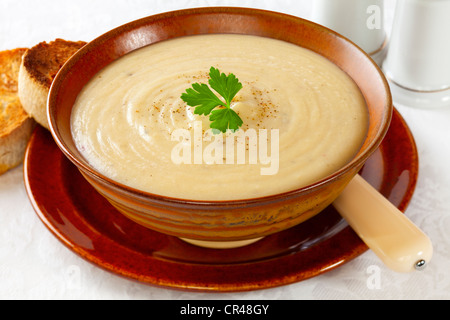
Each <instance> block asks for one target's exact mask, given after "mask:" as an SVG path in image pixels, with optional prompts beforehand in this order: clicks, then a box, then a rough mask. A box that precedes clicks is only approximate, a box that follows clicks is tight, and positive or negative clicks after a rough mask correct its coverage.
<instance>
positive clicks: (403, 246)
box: [333, 175, 433, 272]
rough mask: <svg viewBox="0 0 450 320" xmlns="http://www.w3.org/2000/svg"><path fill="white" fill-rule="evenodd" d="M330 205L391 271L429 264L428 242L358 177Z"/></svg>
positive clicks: (393, 207) (429, 249) (429, 243)
mask: <svg viewBox="0 0 450 320" xmlns="http://www.w3.org/2000/svg"><path fill="white" fill-rule="evenodd" d="M333 205H334V207H335V208H336V210H337V211H338V212H339V213H340V214H341V216H342V217H343V218H344V219H345V220H346V221H347V222H348V224H349V225H350V226H351V227H352V229H353V230H354V231H355V232H356V233H357V234H358V236H359V237H360V238H361V239H362V240H363V241H364V242H365V243H366V245H367V246H368V247H369V248H370V249H371V250H372V251H373V252H375V254H376V255H377V256H378V257H379V258H380V259H381V260H382V261H383V262H384V263H385V265H386V266H387V267H389V268H391V269H392V270H394V271H397V272H410V271H413V270H415V269H419V270H420V269H422V268H423V267H424V266H425V264H426V263H428V262H429V261H430V259H431V256H432V254H433V246H432V244H431V241H430V239H429V238H428V237H427V236H426V235H425V233H423V232H422V231H421V230H420V229H419V228H418V227H417V226H416V225H414V224H413V223H412V222H411V221H410V220H409V219H408V218H407V217H406V216H405V215H404V214H403V213H402V212H401V211H400V210H398V209H397V208H396V207H395V206H394V205H393V204H392V203H390V202H389V201H388V200H387V199H386V198H385V197H383V196H382V195H381V194H380V193H379V192H378V191H377V190H375V188H373V187H372V186H371V185H370V184H369V183H368V182H366V181H365V180H364V179H363V178H362V177H361V176H360V175H356V176H355V178H354V179H353V180H352V181H350V183H349V184H348V186H347V187H346V188H345V190H344V191H343V192H342V194H341V195H340V196H339V197H338V198H337V199H336V200H335V202H334V203H333Z"/></svg>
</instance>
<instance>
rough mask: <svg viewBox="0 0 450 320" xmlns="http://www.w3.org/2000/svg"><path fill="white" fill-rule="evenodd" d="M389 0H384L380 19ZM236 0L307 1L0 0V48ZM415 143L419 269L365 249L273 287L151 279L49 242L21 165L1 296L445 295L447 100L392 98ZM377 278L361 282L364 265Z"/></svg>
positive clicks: (5, 228) (6, 187) (5, 209)
mask: <svg viewBox="0 0 450 320" xmlns="http://www.w3.org/2000/svg"><path fill="white" fill-rule="evenodd" d="M394 4H395V1H392V0H389V1H386V22H387V24H386V28H387V30H389V28H390V25H391V23H392V19H393V12H394ZM218 5H221V6H222V5H229V6H245V7H255V8H263V9H269V10H275V11H281V12H285V13H289V14H292V15H297V16H300V17H303V18H309V16H310V14H311V1H307V0H301V1H299V0H295V1H294V0H277V1H269V0H266V1H251V0H239V1H231V0H229V1H226V0H223V1H219V0H204V1H200V0H198V1H190V0H172V1H163V0H158V1H156V0H155V1H147V0H105V1H103V0H78V1H72V0H58V1H56V0H55V1H50V0H39V1H34V0H20V1H17V0H1V1H0V50H7V49H12V48H16V47H30V46H33V45H35V44H36V43H38V42H41V41H51V40H54V39H55V38H64V39H67V40H85V41H89V40H92V39H93V38H95V37H97V36H99V35H100V34H102V33H104V32H106V31H108V30H110V29H112V28H113V27H116V26H119V25H121V24H124V23H126V22H129V21H131V20H134V19H137V18H141V17H144V16H148V15H151V14H155V13H160V12H164V11H169V10H174V9H181V8H189V7H199V6H218ZM397 108H398V110H399V111H400V113H401V114H402V115H403V116H404V118H405V119H406V121H407V123H408V125H409V126H410V128H411V130H412V132H413V134H414V136H415V139H416V143H417V146H418V150H419V157H420V174H419V179H418V184H417V187H416V192H415V194H414V196H413V199H412V202H411V204H410V206H409V207H408V209H407V212H406V214H407V215H408V216H409V217H410V219H411V220H412V221H413V222H415V223H416V224H417V225H418V226H420V228H422V230H424V231H425V232H426V233H427V234H428V236H429V237H430V238H431V240H432V242H433V244H434V256H433V259H432V261H431V262H430V263H429V265H428V267H427V268H426V269H425V270H424V271H421V272H413V273H408V274H399V273H395V272H393V271H391V270H389V269H387V268H386V267H385V266H384V265H383V264H382V263H381V262H380V261H379V260H378V258H377V257H376V256H375V254H374V253H373V252H371V251H370V250H369V251H367V252H366V253H364V254H362V255H361V256H359V257H358V258H356V259H354V260H352V261H351V262H349V263H347V264H345V265H343V266H341V267H339V268H337V269H335V270H332V271H330V272H328V273H325V274H322V275H320V276H317V277H314V278H312V279H309V280H306V281H302V282H299V283H295V284H291V285H286V286H282V287H279V288H272V289H265V290H258V291H250V292H243V293H196V292H195V293H192V292H183V291H178V290H172V289H164V288H156V287H152V286H147V285H144V284H140V283H136V282H134V281H130V280H128V279H124V278H121V277H118V276H116V275H114V274H111V273H109V272H106V271H104V270H102V269H100V268H98V267H96V266H94V265H92V264H91V263H89V262H86V261H85V260H83V259H82V258H80V257H79V256H77V255H76V254H74V253H73V252H72V251H70V250H68V249H67V248H66V247H65V246H63V245H62V244H61V242H59V240H57V239H56V238H55V237H54V236H53V235H52V234H51V233H50V232H49V231H48V229H47V228H46V227H45V226H44V225H43V224H42V223H41V221H40V220H39V218H38V217H37V215H36V214H35V212H34V210H33V208H32V207H31V204H30V202H29V200H28V196H27V194H26V191H25V188H24V184H23V173H22V169H23V168H22V166H20V167H17V168H16V169H13V170H11V171H9V172H7V173H6V174H4V175H2V176H0V298H1V299H448V298H450V272H449V271H450V231H449V230H450V166H449V161H450V106H449V107H448V108H444V109H442V108H441V109H433V110H431V109H430V110H424V109H413V108H410V107H407V106H402V105H397ZM374 266H375V268H376V269H377V268H378V269H377V270H378V271H379V278H378V279H379V282H378V283H374V282H371V281H372V280H373V279H371V275H372V273H371V272H372V271H373V270H374V269H373V267H374Z"/></svg>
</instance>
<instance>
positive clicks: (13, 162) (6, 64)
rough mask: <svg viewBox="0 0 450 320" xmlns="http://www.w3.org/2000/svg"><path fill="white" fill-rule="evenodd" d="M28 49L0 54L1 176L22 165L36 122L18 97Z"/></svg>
mask: <svg viewBox="0 0 450 320" xmlns="http://www.w3.org/2000/svg"><path fill="white" fill-rule="evenodd" d="M26 50H27V49H24V48H18V49H14V50H7V51H2V52H0V174H2V173H4V172H6V171H7V170H9V169H11V168H14V167H15V166H17V165H19V164H20V163H21V162H22V160H23V156H24V154H25V148H26V145H27V143H28V140H29V138H30V135H31V132H32V130H33V128H34V124H35V122H34V121H33V119H31V118H30V117H29V115H28V114H27V113H26V112H25V111H24V109H23V108H22V104H21V103H20V99H19V97H18V74H19V68H20V64H21V61H22V56H23V54H24V53H25V52H26Z"/></svg>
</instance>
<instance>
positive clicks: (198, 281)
mask: <svg viewBox="0 0 450 320" xmlns="http://www.w3.org/2000/svg"><path fill="white" fill-rule="evenodd" d="M417 174H418V158H417V150H416V146H415V142H414V138H413V136H412V135H411V132H410V131H409V128H408V126H407V124H406V123H405V122H404V120H403V118H402V117H401V116H400V115H399V113H398V112H397V111H395V112H394V115H393V119H392V123H391V127H390V129H389V132H388V134H387V136H386V138H385V139H384V141H383V143H382V144H381V146H380V148H379V149H378V150H377V151H376V152H375V153H374V154H373V155H372V156H371V158H370V159H369V160H368V161H367V162H366V164H365V166H364V167H363V169H362V171H361V175H362V176H363V177H364V178H365V179H366V180H367V181H369V182H370V183H371V184H372V185H373V186H374V187H375V188H377V189H378V190H380V191H381V193H383V194H384V195H385V196H386V197H387V198H388V199H389V200H390V201H391V202H392V203H393V204H395V205H396V206H397V207H398V208H399V209H400V210H402V211H404V210H405V209H406V207H407V205H408V203H409V201H410V199H411V197H412V194H413V192H414V188H415V185H416V179H417ZM24 178H25V185H26V188H27V192H28V195H29V197H30V200H31V202H32V204H33V207H34V209H35V210H36V212H37V214H38V216H39V218H40V219H41V220H42V222H43V223H44V224H45V225H46V226H47V227H48V228H49V230H50V231H51V232H52V233H53V234H54V235H55V236H56V237H57V238H58V239H59V240H61V241H62V242H63V243H64V244H65V245H66V246H67V247H69V248H70V249H71V250H72V251H74V252H75V253H77V254H79V255H80V256H81V257H83V258H85V259H86V260H88V261H90V262H92V263H94V264H95V265H97V266H99V267H102V268H103V269H106V270H108V271H111V272H113V273H116V274H118V275H120V276H124V277H126V278H129V279H133V280H137V281H140V282H142V283H146V284H151V285H157V286H164V287H170V288H177V289H189V290H201V291H222V292H225V291H245V290H255V289H263V288H269V287H275V286H281V285H285V284H289V283H293V282H298V281H301V280H304V279H307V278H311V277H313V276H317V275H319V274H322V273H324V272H326V271H329V270H331V269H334V268H336V267H338V266H340V265H342V264H343V263H345V262H348V261H350V260H351V259H353V258H355V257H357V256H359V255H360V254H361V253H363V252H365V251H366V250H367V246H366V245H365V244H364V243H363V242H362V241H361V240H360V239H359V238H358V236H357V235H356V234H355V233H354V232H353V230H352V229H350V227H348V226H347V224H346V223H345V222H344V221H343V219H342V218H341V217H340V216H339V214H338V213H337V212H336V211H335V210H334V209H333V207H331V206H330V207H328V208H327V209H326V210H324V211H323V212H321V213H320V214H319V215H317V216H316V217H314V218H312V219H310V220H308V221H306V222H304V223H301V224H300V225H298V226H296V227H293V228H291V229H288V230H286V231H283V232H280V233H277V234H274V235H270V236H267V237H266V238H264V239H262V240H260V241H258V242H256V243H254V244H252V245H249V246H246V247H241V248H237V249H225V250H221V249H218V250H214V249H206V248H200V247H195V246H193V245H190V244H187V243H185V242H183V241H182V240H180V239H178V238H176V237H172V236H167V235H164V234H161V233H158V232H155V231H152V230H150V229H147V228H144V227H142V226H140V225H138V224H136V223H134V222H132V221H131V220H129V219H127V218H125V217H124V216H123V215H122V214H120V213H118V212H117V211H116V209H114V208H113V207H112V206H111V205H110V204H109V203H108V202H107V201H106V200H105V199H104V198H103V197H102V196H100V195H99V194H98V193H97V192H96V191H95V190H94V189H93V188H92V187H91V186H90V185H89V184H88V183H87V182H86V180H85V179H84V178H83V177H82V176H81V174H80V173H79V171H78V170H77V169H76V167H75V166H74V165H73V164H72V163H71V162H70V161H69V160H67V158H66V157H65V156H64V155H63V154H62V153H61V151H60V150H59V149H58V147H57V146H56V144H55V143H54V141H53V139H52V136H51V134H50V133H49V132H48V131H47V130H45V129H43V128H41V127H38V128H37V129H36V131H35V132H34V134H33V136H32V138H31V140H30V143H29V146H28V149H27V154H26V159H25V164H24Z"/></svg>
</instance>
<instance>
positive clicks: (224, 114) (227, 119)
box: [209, 108, 243, 132]
mask: <svg viewBox="0 0 450 320" xmlns="http://www.w3.org/2000/svg"><path fill="white" fill-rule="evenodd" d="M209 120H211V121H212V123H211V128H213V131H214V129H216V130H219V131H221V132H226V131H227V129H230V130H232V131H234V130H237V129H238V128H239V127H240V126H242V124H243V121H242V119H241V118H240V117H239V116H238V114H237V113H236V112H235V111H234V110H233V109H230V108H223V109H218V110H214V111H212V112H211V115H210V116H209ZM234 128H236V129H234Z"/></svg>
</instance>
